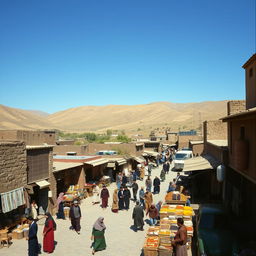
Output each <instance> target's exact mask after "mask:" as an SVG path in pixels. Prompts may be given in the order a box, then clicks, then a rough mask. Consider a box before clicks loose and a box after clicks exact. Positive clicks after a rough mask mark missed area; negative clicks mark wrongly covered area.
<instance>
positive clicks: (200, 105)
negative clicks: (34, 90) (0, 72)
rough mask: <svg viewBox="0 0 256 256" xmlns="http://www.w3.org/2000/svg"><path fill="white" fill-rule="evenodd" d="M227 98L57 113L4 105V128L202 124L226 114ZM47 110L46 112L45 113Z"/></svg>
mask: <svg viewBox="0 0 256 256" xmlns="http://www.w3.org/2000/svg"><path fill="white" fill-rule="evenodd" d="M226 109H227V101H205V102H197V103H171V102H154V103H149V104H141V105H131V106H130V105H106V106H81V107H76V108H70V109H67V110H63V111H60V112H56V113H54V114H48V115H47V114H42V112H41V111H34V110H33V111H28V110H21V109H16V108H11V107H7V106H4V105H0V129H60V130H64V131H72V132H84V131H95V132H99V131H105V130H107V129H112V130H125V131H130V132H131V131H137V130H150V129H153V128H156V127H160V126H169V127H171V128H173V129H178V128H181V129H191V128H196V127H199V125H200V122H201V123H202V122H203V121H204V120H214V119H219V118H221V117H223V116H226V113H227V110H226ZM43 113H45V112H43Z"/></svg>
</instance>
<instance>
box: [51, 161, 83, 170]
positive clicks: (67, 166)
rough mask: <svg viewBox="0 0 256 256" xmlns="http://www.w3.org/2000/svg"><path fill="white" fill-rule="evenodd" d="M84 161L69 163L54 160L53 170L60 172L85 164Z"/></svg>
mask: <svg viewBox="0 0 256 256" xmlns="http://www.w3.org/2000/svg"><path fill="white" fill-rule="evenodd" d="M83 165H84V164H83V163H67V162H53V171H52V172H59V171H62V170H67V169H71V168H75V167H77V166H83Z"/></svg>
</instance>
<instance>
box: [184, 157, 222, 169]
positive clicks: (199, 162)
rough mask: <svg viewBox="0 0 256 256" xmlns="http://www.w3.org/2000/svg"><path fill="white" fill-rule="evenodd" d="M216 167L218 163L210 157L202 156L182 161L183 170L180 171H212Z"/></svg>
mask: <svg viewBox="0 0 256 256" xmlns="http://www.w3.org/2000/svg"><path fill="white" fill-rule="evenodd" d="M218 165H220V163H219V161H218V160H216V159H215V158H213V157H212V156H210V155H204V156H199V157H194V158H191V159H187V160H185V161H184V168H183V170H182V171H184V172H191V171H202V170H209V169H210V170H213V169H215V168H216V167H217V166H218Z"/></svg>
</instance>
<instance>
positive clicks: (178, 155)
mask: <svg viewBox="0 0 256 256" xmlns="http://www.w3.org/2000/svg"><path fill="white" fill-rule="evenodd" d="M185 158H187V154H185V153H184V154H182V153H177V154H176V155H175V159H177V160H182V159H185Z"/></svg>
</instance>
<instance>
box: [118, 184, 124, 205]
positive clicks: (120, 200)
mask: <svg viewBox="0 0 256 256" xmlns="http://www.w3.org/2000/svg"><path fill="white" fill-rule="evenodd" d="M117 195H118V207H119V210H123V209H124V189H123V187H120V190H119V191H118V194H117Z"/></svg>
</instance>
